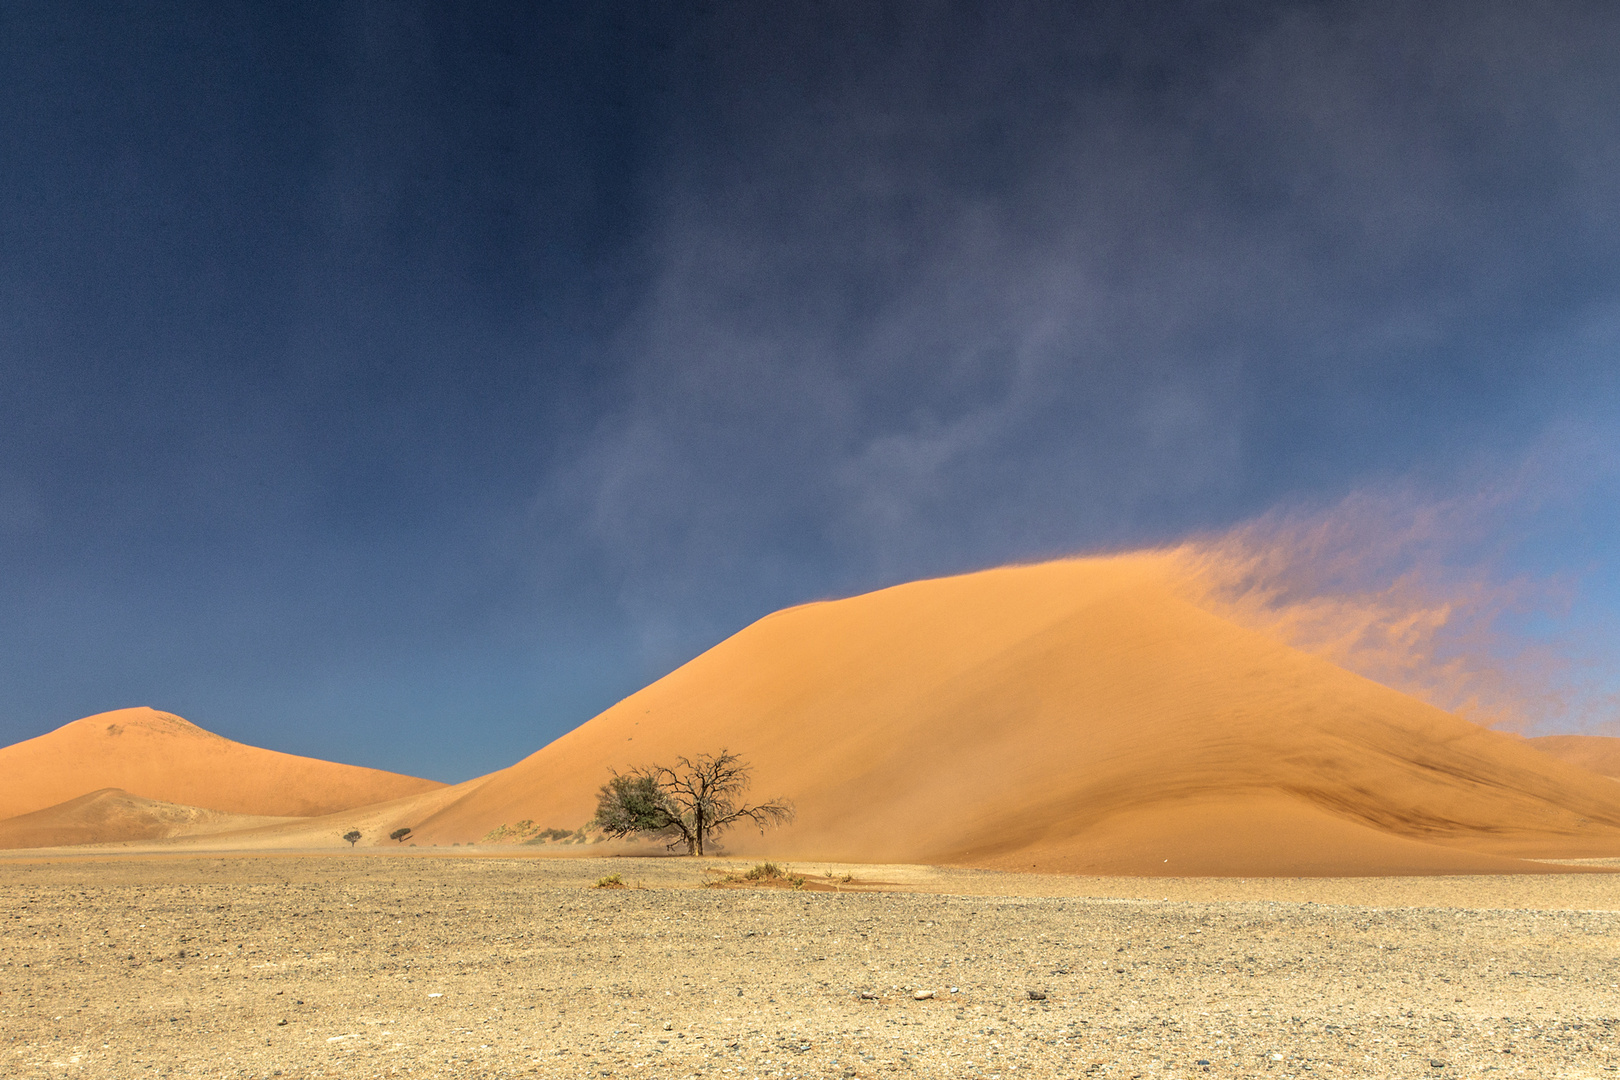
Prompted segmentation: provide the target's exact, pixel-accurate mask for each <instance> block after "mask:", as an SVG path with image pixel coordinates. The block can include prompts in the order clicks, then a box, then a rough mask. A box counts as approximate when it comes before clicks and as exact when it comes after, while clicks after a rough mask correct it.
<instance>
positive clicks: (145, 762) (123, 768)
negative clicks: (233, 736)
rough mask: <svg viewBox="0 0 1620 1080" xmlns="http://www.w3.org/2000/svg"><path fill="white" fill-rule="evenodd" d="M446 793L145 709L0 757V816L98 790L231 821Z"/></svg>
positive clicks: (82, 725) (85, 723)
mask: <svg viewBox="0 0 1620 1080" xmlns="http://www.w3.org/2000/svg"><path fill="white" fill-rule="evenodd" d="M443 786H444V785H443V784H440V783H439V782H438V781H435V780H420V779H417V778H416V777H413V776H401V775H399V774H398V773H390V772H382V771H381V770H378V769H365V768H361V767H359V766H355V765H340V764H337V763H336V762H331V761H319V760H317V759H315V758H306V757H298V756H297V755H294V754H283V753H279V752H277V751H275V750H262V749H260V748H258V747H256V746H245V745H243V744H242V743H238V742H232V741H231V740H230V739H226V738H223V737H221V736H219V735H215V734H213V733H212V732H208V731H204V730H203V729H202V728H200V727H197V726H196V725H195V724H192V723H188V722H187V721H185V720H182V719H181V718H180V717H178V716H174V715H172V714H170V713H164V712H158V711H156V710H154V709H144V708H142V709H119V710H117V711H115V712H106V713H100V714H98V715H96V716H87V717H85V718H84V719H82V720H75V721H73V723H71V724H65V725H63V726H62V727H59V728H57V729H56V730H55V731H52V732H48V733H47V734H44V735H41V736H39V737H38V738H34V739H28V740H27V741H25V742H20V743H16V744H14V745H12V746H8V747H5V748H4V749H0V818H9V817H14V816H16V815H18V814H26V813H29V812H31V811H34V810H43V809H45V808H46V807H50V806H55V805H56V804H57V803H61V802H65V801H67V800H70V799H75V798H77V797H78V796H80V795H84V794H87V793H89V792H93V791H98V790H100V789H102V788H121V789H122V790H124V791H126V792H129V793H131V794H133V795H138V796H141V797H142V798H145V799H151V800H155V801H158V802H165V803H179V804H182V805H185V806H194V807H206V808H207V809H210V810H221V811H225V812H227V813H233V814H253V815H264V816H271V817H305V816H310V815H315V814H327V813H331V812H333V811H335V810H342V809H345V808H348V807H352V806H363V805H365V804H368V803H376V802H383V801H384V800H388V799H397V798H401V797H403V796H406V795H414V794H416V793H418V792H423V791H428V790H431V789H434V788H440V787H443Z"/></svg>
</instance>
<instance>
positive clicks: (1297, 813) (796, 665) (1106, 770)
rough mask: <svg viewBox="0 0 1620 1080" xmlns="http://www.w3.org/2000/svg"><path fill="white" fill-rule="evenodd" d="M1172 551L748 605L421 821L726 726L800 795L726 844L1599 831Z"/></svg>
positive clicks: (1426, 866)
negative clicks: (1224, 604) (738, 624)
mask: <svg viewBox="0 0 1620 1080" xmlns="http://www.w3.org/2000/svg"><path fill="white" fill-rule="evenodd" d="M1182 573H1183V567H1182V565H1181V563H1180V562H1179V560H1178V557H1177V556H1175V555H1173V554H1139V555H1127V556H1118V557H1110V558H1091V559H1074V560H1065V561H1061V562H1053V563H1047V564H1043V565H1037V566H1024V567H1008V568H1002V569H996V570H989V571H984V572H981V573H975V574H968V575H964V576H960V577H952V578H945V579H940V580H933V581H921V582H915V583H911V584H907V585H900V586H897V587H894V588H890V589H885V590H882V591H880V592H875V593H870V594H867V595H864V596H857V597H853V598H850V599H847V600H838V601H832V602H826V603H817V604H810V605H806V606H803V607H798V608H792V609H788V610H785V611H781V612H778V613H776V614H774V615H771V616H768V617H766V618H764V619H762V620H760V621H759V622H757V623H755V624H754V625H752V626H750V627H748V628H747V629H745V630H743V631H742V632H740V633H738V634H736V635H735V636H733V637H732V638H730V639H728V640H727V641H724V642H722V643H721V644H719V645H717V646H715V647H714V648H713V649H711V650H709V651H708V652H706V653H704V654H703V655H701V656H699V657H697V658H696V659H695V660H693V661H691V662H690V663H688V664H686V665H685V666H683V667H681V668H680V669H678V670H676V671H674V672H673V673H671V674H670V675H668V676H666V677H665V678H663V679H660V680H659V681H658V682H656V683H654V684H652V685H651V686H648V687H647V688H646V689H644V690H642V691H640V692H639V693H636V694H634V695H632V696H631V697H629V698H627V699H625V700H624V701H622V702H620V703H619V704H618V705H615V706H614V707H613V708H611V709H609V710H607V711H606V712H604V713H602V714H601V715H600V716H598V717H596V718H595V719H593V720H592V721H590V722H589V723H587V724H585V725H583V726H582V727H580V728H578V729H576V730H575V731H573V732H571V733H569V734H568V735H565V736H563V737H562V738H560V739H558V740H557V741H556V742H554V743H552V744H551V745H549V746H547V747H545V748H544V749H542V750H540V751H539V752H537V753H535V754H533V755H532V756H530V757H528V758H526V759H524V760H523V761H521V762H519V763H518V764H516V765H513V766H512V767H510V768H508V769H506V770H503V771H501V772H499V773H495V774H493V775H491V776H490V777H488V778H487V779H486V780H485V782H484V783H482V784H481V785H479V786H478V787H477V788H476V789H475V790H471V791H470V793H469V794H467V795H466V796H465V797H462V798H460V799H458V800H456V801H455V802H452V803H450V804H449V805H447V806H446V807H445V808H444V809H442V810H440V811H438V812H437V813H436V814H434V815H433V816H431V817H428V818H426V819H425V820H419V821H413V822H410V824H412V825H413V826H415V827H416V829H417V835H418V839H419V840H420V841H422V842H441V843H449V842H451V841H463V842H465V841H469V840H475V839H477V838H479V837H482V836H484V835H485V834H486V833H488V831H489V830H491V829H493V828H496V827H498V826H500V825H501V824H503V823H508V822H515V821H519V820H525V819H526V820H531V821H533V822H535V823H537V824H542V825H548V826H565V827H572V826H574V825H577V824H579V823H580V822H583V821H586V820H587V819H589V818H590V817H591V815H592V812H593V810H594V805H595V804H594V796H595V792H596V788H597V786H598V785H599V784H600V783H601V782H602V781H603V779H605V778H606V776H607V775H608V770H609V769H610V768H613V767H619V768H622V767H624V766H627V765H635V764H644V763H649V762H667V761H670V760H672V759H673V758H674V757H676V756H677V755H681V754H692V753H696V752H700V751H711V750H715V749H718V748H720V747H729V748H730V749H732V750H734V751H737V752H739V753H741V754H743V755H744V756H745V757H747V758H748V759H749V760H750V761H752V763H753V764H754V766H755V787H754V791H755V793H756V794H760V795H775V794H780V795H783V796H786V797H788V798H791V799H793V800H794V801H795V803H796V804H797V807H798V820H797V822H796V823H795V824H794V825H792V826H791V827H788V828H785V829H782V830H780V831H777V832H774V833H772V834H771V835H770V836H769V837H767V838H765V839H764V840H761V839H760V838H759V837H758V835H757V834H754V835H750V834H748V833H746V832H740V831H739V832H735V833H733V834H731V836H730V837H729V844H730V846H731V849H732V850H733V851H735V852H737V853H739V854H747V853H755V852H758V853H771V854H780V855H785V856H793V857H814V858H827V859H844V860H872V861H893V862H932V863H955V864H965V865H979V866H988V867H1001V868H1008V869H1024V870H1040V871H1060V872H1105V873H1162V874H1324V875H1325V874H1376V873H1406V872H1466V871H1493V872H1494V871H1502V870H1506V869H1515V868H1517V869H1531V868H1532V867H1531V865H1530V864H1526V863H1523V862H1520V861H1518V860H1520V859H1522V858H1525V857H1534V858H1564V857H1569V858H1575V857H1608V856H1620V788H1617V787H1616V785H1615V784H1614V783H1613V782H1612V781H1610V780H1608V779H1606V778H1604V777H1601V776H1598V775H1596V774H1594V773H1592V772H1590V771H1587V770H1585V769H1582V768H1579V767H1576V766H1574V765H1571V764H1568V763H1565V762H1562V761H1559V760H1556V759H1554V758H1552V757H1549V756H1548V755H1546V754H1543V753H1541V752H1539V751H1537V750H1535V749H1534V748H1533V747H1531V746H1530V745H1529V744H1527V743H1526V742H1525V741H1524V740H1521V739H1517V738H1514V737H1511V736H1505V735H1502V734H1498V733H1496V732H1493V731H1490V730H1487V729H1485V728H1482V727H1480V726H1478V725H1475V724H1472V723H1469V722H1468V721H1465V720H1463V719H1461V718H1459V717H1457V716H1455V715H1453V714H1450V713H1447V712H1444V711H1442V710H1440V709H1438V708H1434V707H1432V706H1430V705H1427V704H1425V703H1423V702H1421V701H1419V700H1417V699H1415V698H1412V697H1409V696H1406V695H1404V694H1401V693H1398V692H1397V691H1394V690H1391V689H1389V688H1387V687H1385V686H1381V685H1379V684H1377V683H1374V682H1371V681H1369V680H1367V679H1365V678H1362V677H1360V676H1357V675H1354V674H1352V673H1350V672H1348V671H1345V670H1343V669H1342V668H1339V667H1336V666H1334V665H1333V664H1331V663H1329V662H1327V661H1325V660H1323V659H1320V658H1318V657H1314V656H1311V655H1307V654H1305V653H1303V652H1300V651H1297V650H1295V649H1292V648H1289V647H1288V646H1286V645H1284V644H1282V643H1281V642H1279V641H1277V640H1275V639H1272V638H1270V637H1267V636H1265V635H1264V634H1261V633H1258V632H1255V631H1251V630H1247V629H1244V628H1242V627H1240V626H1238V625H1236V624H1234V623H1232V622H1230V621H1227V620H1225V619H1223V618H1221V617H1218V616H1217V615H1214V614H1212V613H1211V612H1209V611H1207V610H1204V609H1202V608H1200V607H1199V606H1197V605H1196V604H1194V603H1192V602H1190V601H1189V600H1188V599H1186V598H1185V597H1186V595H1187V594H1186V592H1185V591H1183V590H1182V589H1181V588H1180V582H1181V580H1182V578H1181V575H1182Z"/></svg>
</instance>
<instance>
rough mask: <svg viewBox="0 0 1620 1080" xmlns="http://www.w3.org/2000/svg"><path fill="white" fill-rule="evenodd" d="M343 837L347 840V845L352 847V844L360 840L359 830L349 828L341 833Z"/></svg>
mask: <svg viewBox="0 0 1620 1080" xmlns="http://www.w3.org/2000/svg"><path fill="white" fill-rule="evenodd" d="M343 839H345V840H347V841H348V842H349V846H350V847H351V848H352V847H354V845H356V844H358V843H359V842H360V830H359V829H350V830H349V831H348V832H346V833H344V834H343Z"/></svg>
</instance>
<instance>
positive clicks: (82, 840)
mask: <svg viewBox="0 0 1620 1080" xmlns="http://www.w3.org/2000/svg"><path fill="white" fill-rule="evenodd" d="M287 820H289V819H287V818H282V817H262V816H253V815H249V814H228V813H225V812H223V811H220V810H208V809H205V808H203V807H200V806H181V805H179V804H177V803H166V802H158V801H156V800H154V799H143V798H141V797H140V796H139V795H131V794H130V793H129V792H127V791H121V790H119V789H118V788H102V789H101V790H100V791H92V792H90V793H89V794H88V795H80V796H79V797H78V798H77V799H69V800H68V801H67V802H64V803H58V804H57V805H55V806H48V807H46V808H45V809H43V810H35V811H34V812H33V813H29V814H19V815H18V816H16V817H13V818H7V819H6V820H4V821H0V848H38V847H67V846H72V845H77V844H116V843H123V842H129V841H135V840H167V839H169V838H171V837H176V836H206V835H211V834H215V833H226V832H234V831H239V830H242V829H250V828H254V827H256V826H261V825H269V824H277V823H280V822H284V821H287Z"/></svg>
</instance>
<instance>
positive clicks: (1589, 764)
mask: <svg viewBox="0 0 1620 1080" xmlns="http://www.w3.org/2000/svg"><path fill="white" fill-rule="evenodd" d="M1530 745H1531V746H1533V747H1535V748H1536V749H1537V750H1540V751H1541V752H1542V753H1545V754H1551V755H1552V756H1553V757H1555V758H1558V759H1559V760H1561V761H1567V762H1569V763H1570V764H1571V765H1578V766H1580V767H1581V768H1583V769H1590V770H1591V771H1592V772H1595V773H1600V774H1602V775H1603V776H1607V777H1611V778H1613V779H1616V780H1620V738H1615V737H1614V736H1612V735H1541V736H1538V737H1537V738H1534V739H1531V740H1530Z"/></svg>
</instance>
